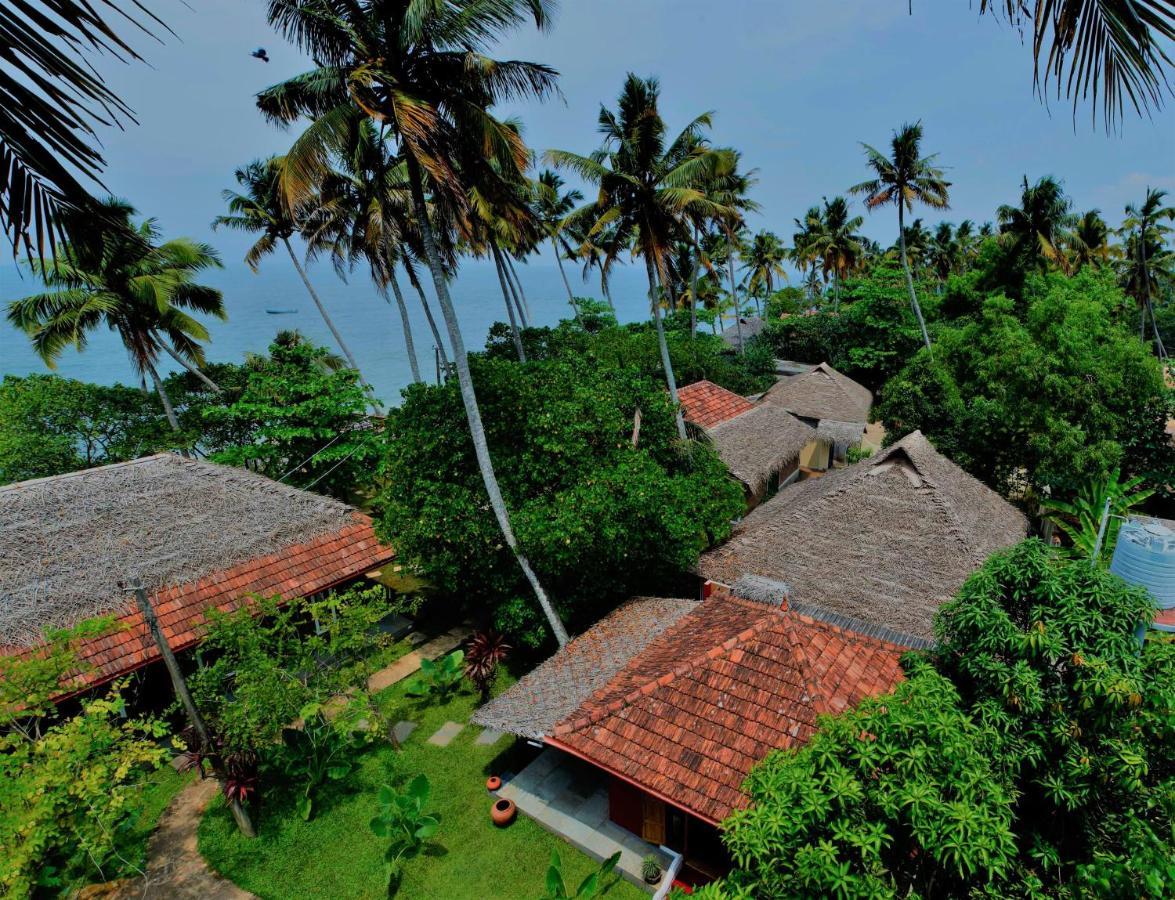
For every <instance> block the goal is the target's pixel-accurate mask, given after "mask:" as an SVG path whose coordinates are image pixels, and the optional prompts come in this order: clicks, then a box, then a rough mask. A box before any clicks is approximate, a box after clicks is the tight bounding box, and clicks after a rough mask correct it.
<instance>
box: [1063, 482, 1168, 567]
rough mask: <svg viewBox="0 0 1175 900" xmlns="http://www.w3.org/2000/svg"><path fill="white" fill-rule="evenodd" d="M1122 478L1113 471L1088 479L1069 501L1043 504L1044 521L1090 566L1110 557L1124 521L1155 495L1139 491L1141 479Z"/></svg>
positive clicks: (1150, 492)
mask: <svg viewBox="0 0 1175 900" xmlns="http://www.w3.org/2000/svg"><path fill="white" fill-rule="evenodd" d="M1121 475H1122V472H1121V470H1120V469H1115V470H1114V471H1113V472H1111V473H1110V474H1109V475H1107V476H1106V477H1105V478H1100V479H1099V478H1091V479H1090V480H1088V481H1087V482H1086V483H1085V484H1083V485H1082V486H1081V489H1080V490H1079V491H1078V492H1077V496H1076V497H1074V498H1073V500H1072V501H1071V502H1066V501H1063V500H1047V501H1045V503H1044V504H1043V508H1044V511H1045V514H1046V516H1047V518H1048V519H1049V520H1050V521H1051V522H1052V523H1053V524H1054V525H1056V526H1057V528H1059V529H1060V530H1061V531H1062V532H1063V533H1064V534H1065V536H1066V537H1068V538H1069V540H1070V541H1071V542H1072V544H1073V553H1074V554H1075V555H1077V556H1081V557H1083V558H1085V559H1088V560H1090V561H1091V562H1093V563H1099V562H1101V560H1102V559H1108V558H1110V557H1111V556H1113V554H1114V545H1115V544H1116V543H1117V542H1118V531H1119V529H1121V527H1122V522H1123V520H1124V519H1125V518H1126V516H1127V515H1128V514H1129V513H1130V511H1131V510H1132V509H1134V508H1135V507H1137V506H1138V505H1139V504H1141V503H1144V502H1145V501H1146V500H1147V498H1149V497H1150V496H1151V495H1152V494H1153V493H1154V491H1153V490H1150V489H1143V490H1140V489H1139V488H1140V487H1141V485H1142V483H1143V478H1142V477H1141V476H1136V477H1134V478H1130V479H1127V480H1126V481H1122V480H1121ZM1107 501H1108V502H1109V513H1110V518H1109V520H1108V521H1107V524H1106V533H1105V535H1104V536H1103V538H1102V543H1101V547H1100V548H1099V547H1098V532H1099V531H1100V530H1101V524H1102V516H1103V515H1104V513H1105V511H1106V503H1107ZM1095 555H1096V557H1097V558H1096V559H1095V558H1094V557H1095Z"/></svg>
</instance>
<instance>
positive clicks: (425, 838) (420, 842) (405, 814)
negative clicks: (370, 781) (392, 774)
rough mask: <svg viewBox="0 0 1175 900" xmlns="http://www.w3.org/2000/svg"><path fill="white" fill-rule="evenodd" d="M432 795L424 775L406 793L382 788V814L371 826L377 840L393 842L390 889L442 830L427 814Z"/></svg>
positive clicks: (388, 858) (388, 853)
mask: <svg viewBox="0 0 1175 900" xmlns="http://www.w3.org/2000/svg"><path fill="white" fill-rule="evenodd" d="M431 794H432V785H431V784H430V783H429V780H428V776H426V775H424V774H420V775H417V776H416V777H415V778H413V779H412V781H410V782H409V783H408V787H407V788H405V789H404V790H403V791H397V790H396V789H395V788H393V787H392V786H391V785H387V784H385V785H384V786H383V787H381V788H380V789H379V813H378V814H377V815H376V816H375V818H374V819H372V820H371V822H370V823H369V825H368V827H369V828H370V829H371V832H372V834H374V835H375V836H376V837H380V838H387V839H389V844H388V848H387V850H386V851H385V853H384V860H385V862H386V864H387V876H388V887H389V889H390V888H392V887H393V886H394V885H395V883H396V881H397V879H398V877H399V873H400V867H401V866H402V865H403V863H404V860H407V859H412V858H413V857H414V856H418V855H419V854H420V853H421V852H422V851H424V850H425V848H426V846H427V845H428V842H429V841H430V840H431V839H432V837H433V836H434V835H435V834H436V833H437V830H438V829H439V828H440V824H441V823H440V820H439V819H437V817H436V815H435V814H432V813H429V812H426V807H427V806H428V802H429V797H430V795H431Z"/></svg>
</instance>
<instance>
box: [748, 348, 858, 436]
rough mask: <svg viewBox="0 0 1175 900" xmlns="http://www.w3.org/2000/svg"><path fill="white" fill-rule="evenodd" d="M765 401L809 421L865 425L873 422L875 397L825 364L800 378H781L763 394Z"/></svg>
mask: <svg viewBox="0 0 1175 900" xmlns="http://www.w3.org/2000/svg"><path fill="white" fill-rule="evenodd" d="M763 402H764V403H776V404H778V405H780V406H782V407H783V408H784V409H786V410H787V411H788V412H790V413H792V414H793V415H796V416H802V417H803V418H805V419H829V420H831V421H833V422H859V423H861V424H862V425H863V424H864V423H866V422H868V421H869V408H870V407H871V406H872V405H873V394H872V393H870V391H869V389H868V388H867V387H865V386H864V385H861V384H858V383H857V382H855V381H853V379H851V378H849V377H848V376H847V375H842V374H841V373H840V372H838V371H837V370H836V369H834V368H833V367H832V366H830V365H829V364H828V363H826V362H822V363H820V364H819V365H817V366H813V367H812V368H811V369H810V370H809V371H807V372H804V373H802V374H800V375H792V376H789V377H786V378H782V379H780V380H779V381H778V382H776V383H775V384H773V385H772V386H771V387H770V388H769V389H768V391H767V393H765V394H764V395H763Z"/></svg>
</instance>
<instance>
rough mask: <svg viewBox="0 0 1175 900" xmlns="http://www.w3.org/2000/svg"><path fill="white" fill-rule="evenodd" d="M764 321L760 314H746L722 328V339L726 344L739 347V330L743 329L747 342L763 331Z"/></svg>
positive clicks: (743, 336)
mask: <svg viewBox="0 0 1175 900" xmlns="http://www.w3.org/2000/svg"><path fill="white" fill-rule="evenodd" d="M764 324H765V323H764V322H763V320H762V319H760V318H759V317H758V316H744V317H743V318H741V319H739V321H738V322H737V323H736V324H734V325H731V326H729V327H727V328H724V329H722V340H723V341H724V342H725V343H726V346H728V347H732V348H734V349H735V350H737V349H738V337H739V330H740V329H741V330H742V338H743V343H746V342H747V341H749V340H750V339H751V338H753V337H757V336H758V335H759V334H761V333H762V331H763V327H764Z"/></svg>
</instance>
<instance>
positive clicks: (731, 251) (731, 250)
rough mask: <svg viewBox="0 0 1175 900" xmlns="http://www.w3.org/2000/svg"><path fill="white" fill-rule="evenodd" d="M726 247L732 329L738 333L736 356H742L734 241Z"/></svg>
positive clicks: (728, 242)
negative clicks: (732, 312)
mask: <svg viewBox="0 0 1175 900" xmlns="http://www.w3.org/2000/svg"><path fill="white" fill-rule="evenodd" d="M726 246H727V251H726V252H727V254H728V255H729V262H730V265H728V266H727V268H728V269H729V270H730V299H731V300H733V301H734V327H735V330H736V331H737V333H738V355H739V356H742V355H743V354H744V353H745V352H746V351H745V350H744V349H743V316H742V311H741V310H740V309H739V308H738V291H737V289H736V288H735V283H734V241H733V240H728V241H727V242H726Z"/></svg>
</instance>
